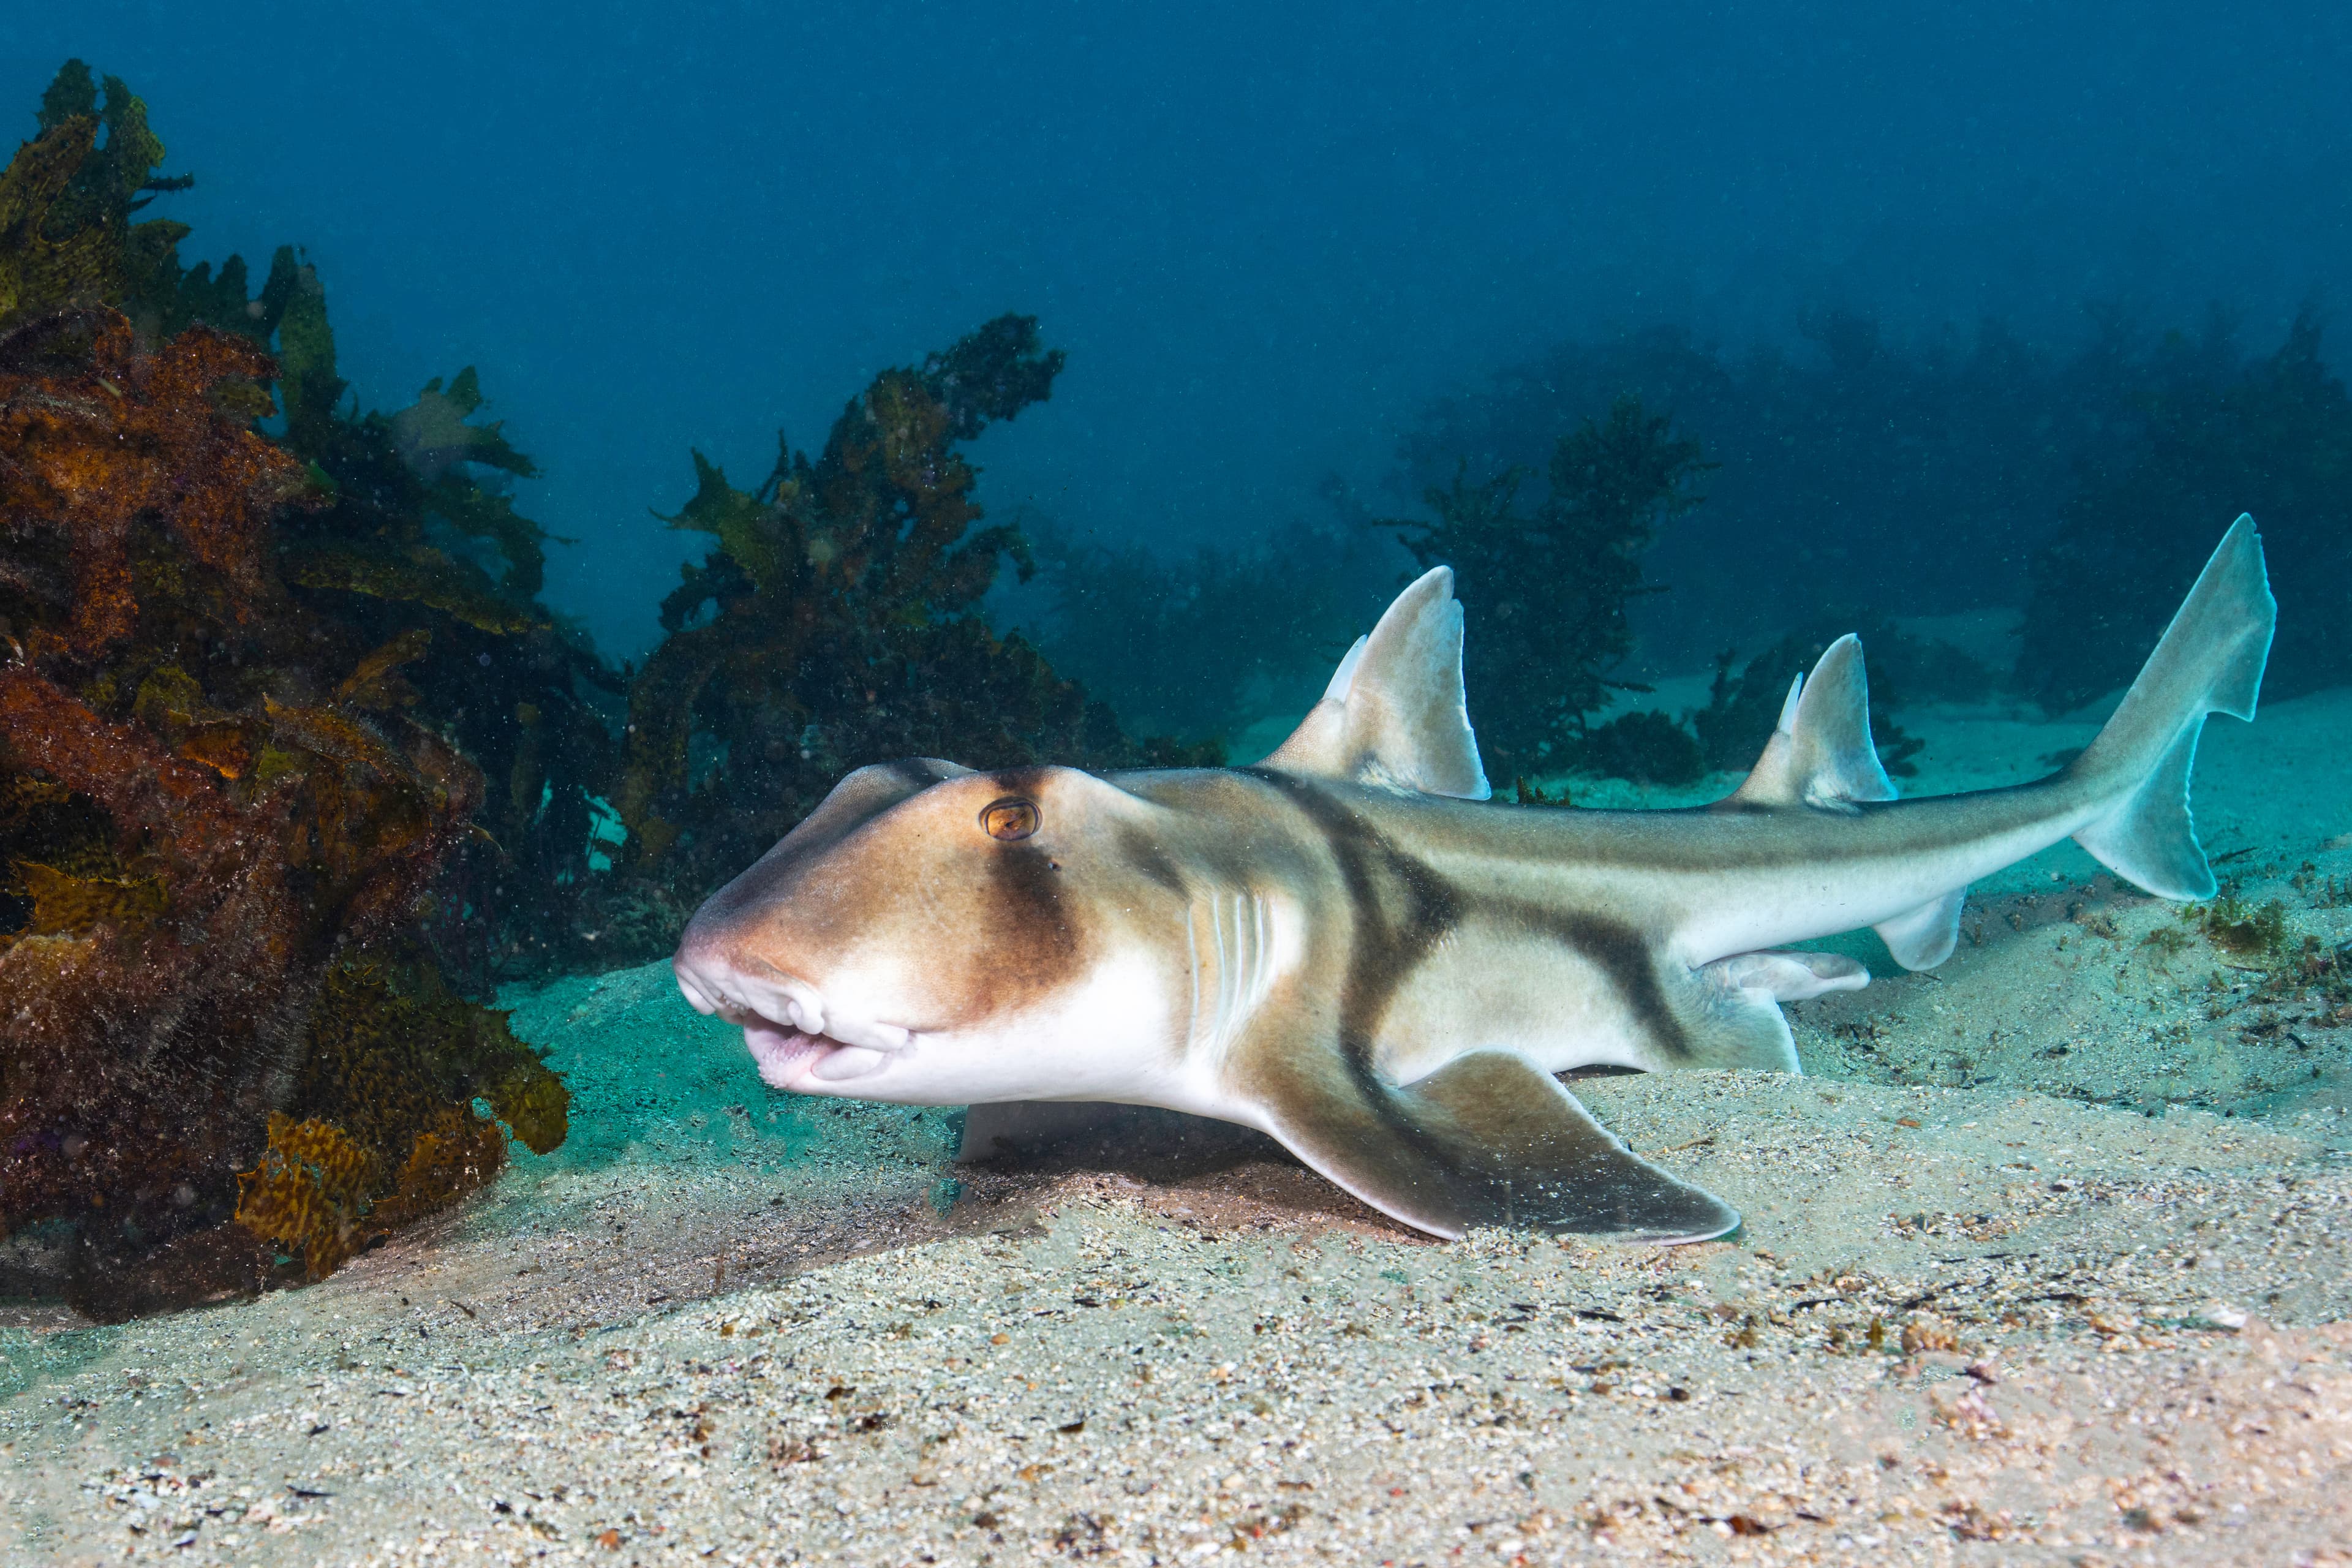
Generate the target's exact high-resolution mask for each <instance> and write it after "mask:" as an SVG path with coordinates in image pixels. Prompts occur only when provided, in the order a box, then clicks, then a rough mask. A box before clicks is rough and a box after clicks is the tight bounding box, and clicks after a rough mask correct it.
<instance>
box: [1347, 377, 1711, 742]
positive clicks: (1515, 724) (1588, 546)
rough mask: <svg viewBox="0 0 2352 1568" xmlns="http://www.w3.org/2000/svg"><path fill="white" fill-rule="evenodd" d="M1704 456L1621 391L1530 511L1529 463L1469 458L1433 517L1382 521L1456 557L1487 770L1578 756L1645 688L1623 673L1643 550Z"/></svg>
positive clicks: (1558, 464) (1474, 712) (1688, 490)
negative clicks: (1621, 696)
mask: <svg viewBox="0 0 2352 1568" xmlns="http://www.w3.org/2000/svg"><path fill="white" fill-rule="evenodd" d="M1710 466H1711V465H1710V464H1709V463H1708V462H1707V461H1706V457H1705V454H1704V453H1703V452H1702V451H1701V450H1700V448H1699V446H1698V443H1696V441H1692V440H1690V439H1688V438H1687V437H1681V436H1677V435H1675V432H1674V423H1673V419H1672V417H1671V416H1668V415H1664V414H1657V413H1653V412H1652V411H1650V410H1649V409H1647V408H1645V407H1643V405H1642V404H1641V402H1640V401H1639V400H1638V399H1636V398H1633V397H1630V396H1629V397H1620V398H1619V399H1618V400H1617V401H1616V402H1615V403H1614V404H1613V405H1612V406H1611V408H1610V410H1609V413H1608V415H1607V416H1606V417H1605V418H1601V419H1588V420H1586V421H1584V422H1583V423H1582V424H1581V425H1580V426H1578V427H1577V428H1575V429H1574V430H1571V431H1570V432H1569V433H1568V434H1567V435H1565V436H1562V437H1560V438H1559V441H1558V442H1557V443H1556V444H1555V446H1554V447H1553V448H1552V457H1551V464H1550V470H1549V479H1550V493H1549V495H1548V496H1547V497H1546V499H1545V500H1544V501H1543V503H1542V504H1541V505H1540V506H1538V508H1536V509H1535V510H1533V511H1532V512H1523V511H1521V510H1519V506H1518V494H1519V490H1520V489H1521V487H1522V485H1523V484H1524V483H1525V481H1526V478H1527V476H1526V473H1525V471H1524V470H1523V469H1520V468H1507V469H1505V470H1503V471H1502V472H1500V473H1498V474H1495V475H1492V476H1490V477H1487V478H1485V479H1472V478H1471V476H1470V467H1469V464H1468V461H1467V460H1466V459H1465V460H1463V461H1461V462H1460V463H1459V464H1457V466H1456V468H1455V472H1454V479H1453V482H1452V483H1451V484H1450V485H1446V486H1442V487H1432V488H1431V489H1429V490H1428V491H1427V492H1426V495H1425V497H1424V500H1426V502H1427V504H1428V507H1429V509H1430V510H1431V511H1432V512H1433V513H1434V514H1435V515H1434V518H1433V520H1430V521H1416V520H1412V519H1387V520H1381V521H1380V522H1379V526H1381V527H1385V528H1390V529H1393V530H1395V531H1396V533H1397V536H1398V537H1399V538H1400V539H1401V540H1402V542H1403V543H1404V545H1405V548H1406V549H1408V550H1410V551H1412V554H1413V557H1414V559H1416V560H1418V561H1419V562H1420V563H1422V564H1423V566H1435V565H1439V564H1450V565H1451V566H1453V567H1454V574H1455V577H1456V580H1457V586H1456V592H1457V593H1459V594H1460V595H1461V597H1462V600H1463V603H1464V604H1465V606H1467V614H1468V615H1469V616H1470V622H1469V626H1468V637H1467V640H1466V642H1465V647H1464V654H1463V678H1464V681H1465V686H1466V688H1467V695H1468V699H1469V705H1470V715H1471V719H1472V721H1474V722H1475V724H1476V725H1477V727H1478V738H1479V742H1480V745H1481V747H1482V748H1483V749H1484V751H1485V752H1486V759H1487V765H1488V767H1489V769H1490V771H1492V772H1494V773H1496V774H1497V775H1498V776H1503V777H1509V776H1512V775H1513V774H1514V773H1535V772H1538V771H1558V770H1559V769H1562V768H1565V767H1569V766H1574V765H1580V764H1581V763H1582V753H1583V751H1584V743H1585V742H1586V740H1587V731H1588V729H1589V728H1590V725H1589V719H1590V716H1591V714H1592V713H1594V712H1595V711H1597V710H1600V709H1601V708H1602V707H1604V706H1605V705H1606V704H1607V703H1608V701H1609V700H1610V693H1611V692H1612V691H1615V690H1633V691H1644V690H1647V689H1648V688H1646V687H1644V686H1642V685H1640V684H1639V683H1637V682H1632V681H1626V680H1622V679H1618V678H1617V677H1616V675H1615V671H1616V669H1617V668H1618V666H1619V665H1620V664H1621V663H1622V661H1623V659H1624V658H1625V657H1626V655H1627V654H1629V653H1631V652H1632V651H1633V628H1632V625H1631V622H1630V621H1629V619H1628V616H1627V611H1628V607H1629V606H1630V605H1631V604H1632V603H1633V600H1634V599H1636V598H1638V597H1640V596H1642V595H1645V594H1650V593H1655V592H1657V591H1658V588H1657V586H1656V585H1655V584H1650V583H1648V582H1646V581H1645V580H1644V578H1643V556H1644V555H1645V553H1646V552H1647V551H1648V549H1649V547H1650V544H1651V542H1652V541H1653V540H1654V538H1655V537H1656V535H1657V531H1658V528H1659V526H1660V525H1661V524H1662V523H1664V521H1666V520H1668V519H1670V518H1673V517H1675V516H1677V515H1680V514H1681V513H1684V512H1686V511H1688V510H1691V509H1692V508H1694V507H1696V506H1697V505H1698V504H1699V501H1700V500H1701V499H1702V498H1701V497H1700V496H1699V495H1698V494H1697V492H1696V490H1695V489H1693V486H1694V485H1695V483H1696V480H1697V479H1698V477H1699V476H1700V475H1701V474H1703V473H1705V472H1706V470H1707V468H1709V467H1710ZM1666 722H1667V723H1668V725H1670V726H1671V724H1672V721H1671V720H1668V721H1666ZM1621 738H1625V739H1632V737H1630V736H1622V735H1621ZM1644 738H1645V739H1646V738H1647V737H1644ZM1598 760H1600V761H1601V762H1602V763H1604V764H1605V763H1606V762H1607V761H1608V759H1607V758H1606V757H1601V758H1599V759H1598Z"/></svg>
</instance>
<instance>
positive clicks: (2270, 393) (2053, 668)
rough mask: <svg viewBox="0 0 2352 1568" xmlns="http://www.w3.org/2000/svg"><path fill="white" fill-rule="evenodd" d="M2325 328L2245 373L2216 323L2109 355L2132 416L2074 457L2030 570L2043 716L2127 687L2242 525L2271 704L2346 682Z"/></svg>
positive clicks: (2342, 559) (2347, 500)
mask: <svg viewBox="0 0 2352 1568" xmlns="http://www.w3.org/2000/svg"><path fill="white" fill-rule="evenodd" d="M2323 338H2324V332H2323V326H2322V322H2321V321H2320V318H2319V317H2318V315H2317V314H2316V313H2315V312H2314V311H2311V310H2305V311H2303V312H2302V313H2300V314H2299V315H2297V316H2296V318H2295V320H2294V322H2293V323H2292V324H2291V325H2290V326H2289V327H2288V329H2287V331H2286V334H2285V337H2284V340H2283V341H2282V342H2280V344H2279V346H2278V347H2277V349H2275V350H2274V351H2273V352H2272V353H2267V354H2258V355H2250V354H2248V353H2245V351H2244V350H2243V348H2242V346H2241V345H2240V343H2239V342H2238V341H2237V338H2236V335H2235V333H2234V331H2233V330H2232V328H2231V323H2230V322H2229V321H2227V319H2226V318H2222V317H2219V316H2217V317H2216V318H2215V319H2214V320H2213V321H2210V322H2209V323H2208V325H2207V326H2206V328H2205V330H2204V331H2201V332H2198V333H2175V334H2171V335H2168V336H2167V337H2165V338H2164V339H2162V340H2161V341H2159V342H2157V343H2155V344H2153V345H2152V346H2149V347H2147V348H2145V349H2139V350H2137V351H2134V350H2131V349H2129V348H2127V347H2123V348H2118V349H2117V351H2116V358H2117V359H2118V360H2119V361H2120V362H2121V365H2120V368H2119V369H2118V371H2117V372H2116V374H2117V376H2118V379H2120V380H2122V381H2123V382H2124V384H2126V387H2127V389H2128V397H2127V401H2128V404H2129V407H2130V412H2131V416H2130V418H2129V419H2127V420H2122V421H2118V424H2119V425H2120V426H2121V428H2119V429H2117V430H2116V431H2115V432H2113V433H2112V435H2111V437H2110V438H2109V439H2108V440H2106V441H2105V442H2103V443H2102V444H2100V445H2099V446H2098V447H2095V448H2094V449H2093V450H2091V451H2090V452H2088V453H2086V454H2085V456H2084V460H2083V461H2082V463H2081V464H2080V466H2079V468H2080V471H2079V474H2078V479H2077V485H2076V489H2075V491H2074V496H2073V497H2072V499H2071V500H2069V501H2068V502H2067V504H2066V506H2065V509H2064V510H2063V514H2062V517H2061V519H2060V522H2059V526H2058V528H2057V531H2056V532H2055V534H2054V536H2053V537H2052V538H2051V539H2050V540H2049V541H2048V542H2046V543H2045V544H2044V545H2043V546H2042V548H2041V549H2040V550H2038V551H2037V552H2035V553H2034V555H2033V559H2032V593H2031V595H2029V597H2028V598H2027V601H2026V605H2025V620H2024V625H2023V627H2022V631H2023V640H2024V647H2023V651H2022V654H2021V658H2020V659H2019V661H2018V685H2019V686H2020V688H2021V689H2022V690H2023V691H2024V693H2025V695H2027V696H2029V697H2031V698H2032V699H2034V700H2037V701H2038V702H2040V703H2041V704H2042V707H2043V708H2044V709H2046V710H2051V711H2053V712H2057V711H2063V710H2068V709H2072V708H2074V707H2076V706H2078V705H2080V704H2082V703H2084V702H2086V701H2088V700H2091V699H2092V698H2095V697H2097V696H2099V695H2101V694H2102V693H2104V692H2108V691H2113V690H2116V689H2118V688H2120V687H2123V686H2125V685H2126V684H2128V683H2129V681H2130V680H2131V679H2132V676H2133V675H2134V673H2135V672H2136V671H2137V668H2138V667H2139V660H2140V659H2141V658H2142V657H2143V656H2144V650H2145V649H2146V648H2147V647H2148V646H2149V645H2150V644H2152V643H2154V642H2155V640H2156V639H2157V637H2158V636H2160V635H2161V634H2162V632H2163V630H2164V627H2165V626H2166V625H2167V624H2168V619H2169V617H2170V616H2171V615H2172V612H2173V608H2174V606H2175V605H2177V604H2178V603H2179V598H2180V595H2181V593H2182V591H2183V590H2184V588H2185V587H2186V585H2187V584H2189V583H2190V582H2193V581H2194V580H2195V579H2196V576H2197V573H2198V571H2199V570H2200V568H2201V567H2202V566H2203V564H2204V563H2205V559H2206V557H2207V556H2208V555H2209V554H2210V552H2211V551H2212V549H2213V545H2214V542H2216V541H2217V540H2219V539H2220V538H2221V532H2222V531H2223V530H2224V529H2226V528H2228V527H2229V526H2230V523H2231V520H2232V519H2234V518H2235V517H2236V516H2237V515H2238V514H2239V513H2240V512H2245V511H2250V512H2252V514H2253V517H2254V521H2255V522H2256V523H2257V524H2258V525H2259V526H2260V527H2261V529H2262V531H2263V550H2264V552H2266V554H2267V555H2268V557H2269V563H2270V581H2271V586H2272V591H2273V593H2275V594H2276V595H2278V604H2279V615H2278V637H2277V640H2276V641H2275V642H2274V643H2273V645H2272V647H2271V658H2270V666H2269V670H2268V673H2267V674H2266V676H2265V677H2264V680H2263V692H2264V694H2265V695H2266V696H2268V697H2271V698H2273V699H2276V698H2280V697H2286V696H2291V695H2294V694H2295V693H2297V692H2300V691H2306V690H2309V689H2313V688H2315V687H2319V686H2325V685H2328V684H2331V683H2334V682H2339V681H2342V680H2345V679H2352V632H2347V628H2346V625H2345V616H2344V603H2345V584H2347V583H2352V394H2347V391H2346V388H2345V384H2344V382H2343V379H2342V378H2341V377H2340V376H2338V375H2336V374H2334V373H2333V372H2332V371H2330V370H2329V368H2328V366H2327V363H2326V357H2325V354H2324V343H2323Z"/></svg>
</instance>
